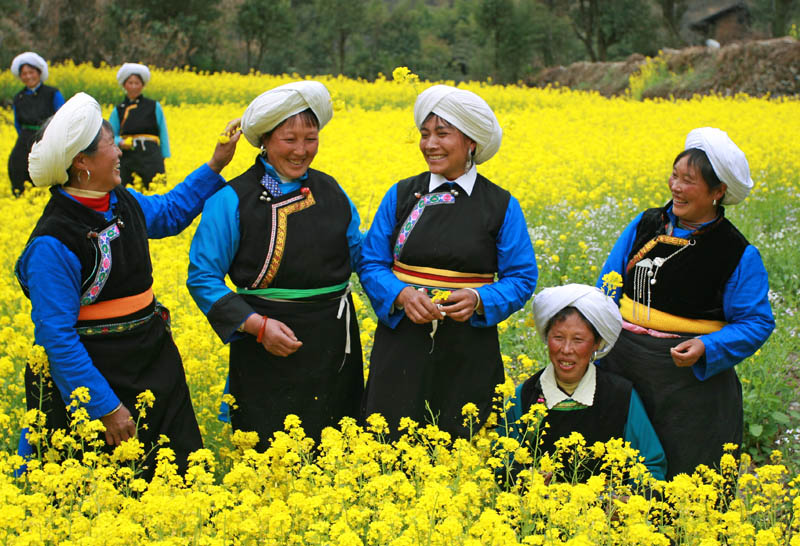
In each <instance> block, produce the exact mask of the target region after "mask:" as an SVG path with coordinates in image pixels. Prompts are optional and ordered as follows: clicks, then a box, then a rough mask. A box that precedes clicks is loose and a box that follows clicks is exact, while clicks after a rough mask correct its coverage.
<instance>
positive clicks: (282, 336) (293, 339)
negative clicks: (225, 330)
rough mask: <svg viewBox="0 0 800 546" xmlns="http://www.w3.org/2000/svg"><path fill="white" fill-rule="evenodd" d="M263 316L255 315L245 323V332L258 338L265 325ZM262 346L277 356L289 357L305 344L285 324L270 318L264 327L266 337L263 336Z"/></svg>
mask: <svg viewBox="0 0 800 546" xmlns="http://www.w3.org/2000/svg"><path fill="white" fill-rule="evenodd" d="M263 318H264V317H263V316H262V315H259V314H257V313H253V314H252V315H250V316H249V317H247V320H246V321H245V323H244V328H243V329H244V331H245V332H247V333H248V334H251V335H253V336H256V337H258V333H259V332H260V331H261V325H262V324H263V322H264V321H263ZM261 345H263V346H264V349H266V350H267V351H268V352H269V353H271V354H273V355H275V356H289V355H290V354H292V353H294V352H295V351H297V349H299V348H300V347H302V346H303V342H302V341H300V340H298V339H297V336H295V335H294V332H293V331H292V329H291V328H289V327H288V326H286V324H284V323H283V322H281V321H279V320H275V319H271V318H268V319H267V324H266V326H265V327H264V335H263V336H261Z"/></svg>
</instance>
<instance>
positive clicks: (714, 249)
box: [623, 201, 749, 321]
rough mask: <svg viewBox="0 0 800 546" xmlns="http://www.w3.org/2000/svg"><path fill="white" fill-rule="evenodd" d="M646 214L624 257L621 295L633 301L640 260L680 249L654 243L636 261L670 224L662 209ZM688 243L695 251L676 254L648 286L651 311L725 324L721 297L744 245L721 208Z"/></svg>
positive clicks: (664, 255) (739, 234)
mask: <svg viewBox="0 0 800 546" xmlns="http://www.w3.org/2000/svg"><path fill="white" fill-rule="evenodd" d="M671 204H672V202H671V201H670V202H669V203H667V205H666V206H665V207H663V208H654V209H648V210H646V211H645V212H644V214H643V215H642V219H641V221H640V222H639V225H638V227H637V228H636V239H635V240H634V243H633V247H632V249H631V253H630V254H629V255H628V265H627V274H626V275H625V285H624V287H623V290H624V292H625V294H626V295H627V296H628V297H629V298H631V299H633V294H634V286H633V285H634V267H635V264H636V262H637V261H639V260H641V259H643V258H650V259H651V260H652V259H653V258H656V257H661V258H666V257H667V256H670V255H671V254H672V253H674V252H675V251H676V250H678V249H679V248H682V247H680V246H677V245H672V244H668V243H663V242H659V243H657V244H655V246H653V247H652V248H651V249H650V250H649V251H647V252H645V253H644V254H642V255H641V256H638V255H637V254H638V253H639V251H640V250H641V249H642V248H643V247H644V246H645V245H646V244H647V243H648V242H649V241H651V240H653V239H654V238H655V237H657V236H659V235H665V234H666V231H665V230H666V225H667V223H668V222H669V217H668V216H667V208H669V206H670V205H671ZM690 240H694V241H695V244H694V246H691V247H689V248H686V249H685V250H683V251H681V252H680V253H679V254H675V255H674V256H673V257H672V258H670V259H669V260H668V261H667V262H666V263H665V264H664V265H663V266H662V267H661V268H660V269H659V272H658V276H657V282H656V284H654V285H651V286H650V297H651V300H650V305H651V306H652V307H653V309H658V310H659V311H664V312H666V313H670V314H673V315H677V316H680V317H684V318H689V319H707V320H722V321H724V320H725V314H724V311H723V308H722V296H723V292H724V290H725V283H726V282H727V281H728V279H729V278H730V276H731V274H733V271H734V270H735V269H736V267H737V265H738V264H739V261H740V260H741V258H742V254H743V253H744V250H745V248H747V246H748V244H749V243H748V242H747V239H745V237H744V235H742V234H741V233H740V232H739V230H737V229H736V227H735V226H734V225H733V224H732V223H731V222H730V221H728V219H727V218H725V211H724V209H723V208H722V207H720V216H719V218H718V219H717V220H715V221H714V222H713V223H711V224H709V225H708V226H706V227H704V228H703V229H701V230H698V231H697V232H695V233H693V234H692V235H691V237H690Z"/></svg>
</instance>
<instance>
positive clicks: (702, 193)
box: [669, 156, 727, 223]
mask: <svg viewBox="0 0 800 546" xmlns="http://www.w3.org/2000/svg"><path fill="white" fill-rule="evenodd" d="M726 189H727V187H726V186H725V184H720V185H719V186H717V187H716V188H714V189H713V190H711V189H709V187H708V183H707V182H706V180H705V179H704V178H703V175H702V174H701V172H700V169H698V168H697V167H696V166H694V165H690V164H689V157H688V156H683V157H681V158H680V159H679V160H678V161H676V162H675V165H673V167H672V175H671V176H670V177H669V190H670V192H672V212H673V213H674V214H675V216H677V217H678V218H680V219H681V220H683V221H685V222H691V223H703V222H709V221H711V220H713V219H714V218H716V217H717V207H716V206H715V205H714V200H715V199H716V200H717V202H718V203H719V201H720V200H721V199H722V196H723V195H725V190H726Z"/></svg>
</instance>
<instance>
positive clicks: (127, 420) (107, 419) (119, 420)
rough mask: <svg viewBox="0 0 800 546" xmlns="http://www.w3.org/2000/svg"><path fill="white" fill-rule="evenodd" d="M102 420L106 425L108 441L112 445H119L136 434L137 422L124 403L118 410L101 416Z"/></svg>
mask: <svg viewBox="0 0 800 546" xmlns="http://www.w3.org/2000/svg"><path fill="white" fill-rule="evenodd" d="M100 421H102V423H103V425H105V427H106V443H107V444H108V445H110V446H118V445H119V444H121V443H122V442H124V441H125V440H127V439H129V438H133V437H135V436H136V423H134V422H133V417H132V416H131V412H129V411H128V408H126V407H125V405H124V404H120V406H119V409H118V410H117V411H115V412H113V413H110V414H108V415H104V416H103V417H101V418H100Z"/></svg>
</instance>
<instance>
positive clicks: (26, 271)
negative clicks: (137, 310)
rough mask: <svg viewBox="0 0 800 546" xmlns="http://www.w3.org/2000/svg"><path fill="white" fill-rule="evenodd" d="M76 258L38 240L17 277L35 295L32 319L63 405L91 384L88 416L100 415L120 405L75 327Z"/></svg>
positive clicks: (46, 238) (77, 302) (77, 297)
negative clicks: (76, 392)
mask: <svg viewBox="0 0 800 546" xmlns="http://www.w3.org/2000/svg"><path fill="white" fill-rule="evenodd" d="M80 272H81V266H80V262H79V261H78V258H77V257H76V256H75V255H74V254H73V253H72V252H70V251H69V249H67V247H65V246H64V245H63V244H62V243H61V242H60V241H58V240H57V239H55V238H54V237H49V236H44V237H37V238H35V239H34V240H33V241H32V242H31V243H30V244H29V245H28V246H27V247H26V248H25V250H24V251H23V253H22V256H21V257H20V259H19V261H18V262H17V276H18V277H19V280H20V283H21V284H22V285H23V286H25V287H27V289H28V290H29V293H30V298H31V319H32V320H33V325H34V338H35V340H36V343H37V344H38V345H40V346H42V347H44V350H45V352H46V353H47V358H48V360H49V361H50V375H51V376H52V378H53V381H54V382H55V385H56V387H58V390H59V391H60V392H61V397H62V399H63V401H64V404H65V405H66V404H68V403H69V401H70V399H69V396H70V394H72V392H73V391H74V390H75V389H76V388H78V387H87V388H88V389H89V394H90V395H91V400H90V401H89V403H88V404H87V405H86V409H87V411H88V412H89V416H90V417H91V418H92V419H98V418H100V417H102V416H104V415H106V414H108V413H110V412H112V411H114V409H116V407H117V406H118V405H119V403H120V401H119V398H117V396H116V394H114V391H113V390H112V389H111V387H110V386H109V384H108V381H106V379H105V378H104V377H103V376H102V374H101V373H100V372H99V371H98V370H97V368H95V367H94V364H92V359H91V357H89V353H87V352H86V348H85V347H84V346H83V344H82V343H81V341H80V337H78V333H77V332H76V331H75V323H76V321H77V320H78V312H79V310H80V283H81V278H80Z"/></svg>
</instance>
